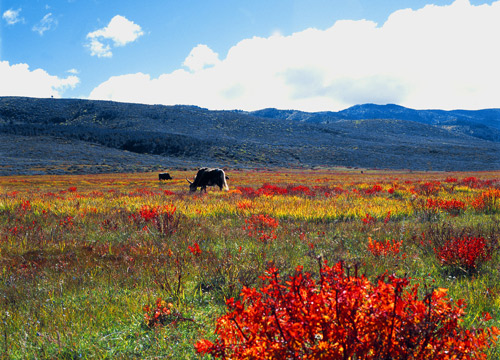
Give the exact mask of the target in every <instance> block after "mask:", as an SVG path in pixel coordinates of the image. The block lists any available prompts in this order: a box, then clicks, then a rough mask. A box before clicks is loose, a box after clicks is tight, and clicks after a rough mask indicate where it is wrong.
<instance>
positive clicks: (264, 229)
mask: <svg viewBox="0 0 500 360" xmlns="http://www.w3.org/2000/svg"><path fill="white" fill-rule="evenodd" d="M245 224H246V226H244V227H243V230H247V231H248V235H249V236H256V237H258V238H259V240H261V241H263V242H267V241H269V240H274V239H276V238H277V236H276V234H275V232H274V230H275V229H276V228H277V227H278V221H277V220H276V219H274V218H273V217H271V216H268V215H265V214H259V215H252V216H251V217H250V218H249V219H246V220H245Z"/></svg>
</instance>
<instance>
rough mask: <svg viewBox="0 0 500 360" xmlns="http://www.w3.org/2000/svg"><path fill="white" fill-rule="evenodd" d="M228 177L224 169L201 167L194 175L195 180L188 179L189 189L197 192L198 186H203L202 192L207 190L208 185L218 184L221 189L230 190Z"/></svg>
mask: <svg viewBox="0 0 500 360" xmlns="http://www.w3.org/2000/svg"><path fill="white" fill-rule="evenodd" d="M226 179H229V178H228V177H227V176H226V174H225V173H224V170H222V169H210V168H201V169H199V170H198V173H197V174H196V176H195V177H194V181H189V180H188V179H186V180H187V181H188V183H189V191H191V192H195V191H196V189H197V188H201V189H200V192H202V191H203V190H205V192H207V186H218V187H219V188H220V189H221V190H222V189H224V190H226V191H227V190H229V186H227V181H226Z"/></svg>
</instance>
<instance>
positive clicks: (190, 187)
mask: <svg viewBox="0 0 500 360" xmlns="http://www.w3.org/2000/svg"><path fill="white" fill-rule="evenodd" d="M186 180H187V182H188V183H189V191H191V192H195V191H196V185H195V184H194V183H193V182H192V181H189V180H188V178H186Z"/></svg>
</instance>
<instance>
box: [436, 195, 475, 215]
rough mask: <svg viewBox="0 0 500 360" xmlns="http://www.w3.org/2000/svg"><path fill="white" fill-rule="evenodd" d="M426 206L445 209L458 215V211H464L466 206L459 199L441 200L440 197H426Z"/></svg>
mask: <svg viewBox="0 0 500 360" xmlns="http://www.w3.org/2000/svg"><path fill="white" fill-rule="evenodd" d="M427 208H428V209H433V210H442V211H446V212H448V213H450V214H452V215H458V214H459V213H460V212H462V211H465V209H466V206H465V203H464V202H463V201H460V200H455V199H452V200H442V199H437V200H436V199H427Z"/></svg>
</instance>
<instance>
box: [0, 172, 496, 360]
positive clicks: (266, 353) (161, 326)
mask: <svg viewBox="0 0 500 360" xmlns="http://www.w3.org/2000/svg"><path fill="white" fill-rule="evenodd" d="M194 173H195V172H193V171H189V172H188V171H186V172H182V171H173V172H171V175H172V176H173V177H174V180H171V181H167V182H159V181H158V180H157V174H155V173H144V174H109V175H85V176H83V175H82V176H31V177H1V178H0V310H1V311H0V316H1V318H0V324H1V326H0V357H1V358H8V359H27V358H32V359H45V358H47V359H48V358H67V359H76V358H133V357H136V358H172V359H192V358H202V357H203V356H205V357H206V358H210V357H212V356H213V357H220V358H224V357H228V358H235V359H238V358H249V357H252V356H257V357H256V358H259V356H261V358H266V357H267V358H272V357H274V358H290V359H293V358H297V359H303V358H310V359H314V358H330V359H337V358H339V359H346V358H348V359H355V358H363V359H382V358H388V359H389V358H390V359H406V358H417V359H448V358H449V359H452V358H459V357H453V354H462V355H464V356H463V358H464V359H481V358H484V359H498V358H500V345H498V344H496V343H495V339H496V337H497V336H498V334H499V332H498V330H497V327H500V281H499V279H500V255H499V253H500V251H499V246H500V243H499V240H500V172H481V173H442V172H436V173H434V172H426V173H410V172H396V171H391V172H389V171H374V170H371V171H364V173H361V172H360V171H359V170H354V169H337V170H308V171H305V170H282V171H279V170H276V171H271V170H253V171H249V170H248V171H247V170H245V171H243V170H241V171H231V170H229V171H227V175H228V176H229V177H230V180H229V181H228V183H229V188H230V191H228V192H225V191H219V189H218V188H217V189H214V188H209V191H208V193H206V194H205V193H200V192H197V193H196V194H192V193H189V192H188V184H187V182H186V180H185V178H186V177H189V178H192V177H193V175H194ZM242 291H243V292H242ZM410 338H411V339H412V341H411V342H408V339H410ZM410 343H411V344H410ZM445 352H446V353H445ZM325 354H329V357H325ZM332 354H337V355H335V356H334V355H332ZM405 354H406V355H405ZM408 354H413V355H412V356H414V357H411V356H409V355H408ZM415 354H417V355H415ZM405 356H406V357H405Z"/></svg>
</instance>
